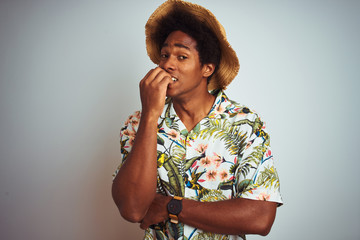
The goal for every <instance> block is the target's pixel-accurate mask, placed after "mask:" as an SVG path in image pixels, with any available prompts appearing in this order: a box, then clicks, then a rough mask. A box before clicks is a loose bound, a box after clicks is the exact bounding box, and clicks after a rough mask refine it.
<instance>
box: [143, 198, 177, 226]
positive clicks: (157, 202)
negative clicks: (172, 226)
mask: <svg viewBox="0 0 360 240" xmlns="http://www.w3.org/2000/svg"><path fill="white" fill-rule="evenodd" d="M170 200H171V197H170V196H164V195H161V194H156V196H155V198H154V201H153V202H152V204H151V205H150V207H149V209H148V211H147V213H146V215H145V217H144V219H143V220H142V222H141V224H140V228H142V229H147V228H148V227H149V226H150V225H153V224H157V223H160V222H165V221H166V220H167V219H168V218H169V217H168V211H167V204H168V203H169V202H170Z"/></svg>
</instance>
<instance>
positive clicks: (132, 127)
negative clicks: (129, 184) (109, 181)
mask: <svg viewBox="0 0 360 240" xmlns="http://www.w3.org/2000/svg"><path fill="white" fill-rule="evenodd" d="M140 115H141V113H140V112H139V111H137V112H135V113H134V114H133V115H130V116H129V117H128V119H127V120H126V121H125V124H124V127H123V128H121V130H120V154H121V155H120V164H119V166H118V167H117V169H116V170H115V172H114V174H113V179H114V178H115V177H116V175H117V174H118V172H119V170H120V168H121V166H122V164H123V163H124V162H125V161H126V159H127V157H128V155H129V153H130V151H131V149H132V146H133V144H134V141H135V135H136V132H137V129H138V126H139V122H140Z"/></svg>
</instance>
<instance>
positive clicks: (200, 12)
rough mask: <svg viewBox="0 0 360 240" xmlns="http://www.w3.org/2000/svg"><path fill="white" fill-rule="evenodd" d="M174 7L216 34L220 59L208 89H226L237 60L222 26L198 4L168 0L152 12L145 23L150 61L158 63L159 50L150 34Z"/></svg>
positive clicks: (236, 71) (237, 64) (180, 0)
mask: <svg viewBox="0 0 360 240" xmlns="http://www.w3.org/2000/svg"><path fill="white" fill-rule="evenodd" d="M174 8H177V9H179V10H184V11H187V12H189V13H191V14H193V15H194V16H195V17H196V18H197V19H198V20H199V21H201V22H203V23H204V24H206V25H207V26H208V27H209V28H210V29H211V30H212V31H213V32H214V33H215V35H216V36H217V38H218V40H219V43H220V50H221V60H220V64H219V66H218V70H217V72H215V74H214V75H213V76H212V77H211V79H210V82H209V84H208V89H209V90H213V89H226V87H227V86H228V85H229V84H230V82H231V81H232V80H233V79H234V78H235V76H236V75H237V73H238V72H239V68H240V64H239V60H238V58H237V56H236V53H235V51H234V50H233V49H232V48H231V46H230V44H229V42H228V41H227V39H226V33H225V29H224V28H223V26H222V25H221V24H220V23H219V21H218V20H217V19H216V18H215V16H214V14H212V13H211V12H210V11H209V10H207V9H206V8H204V7H202V6H200V5H197V4H193V3H190V2H185V1H182V0H168V1H166V2H165V3H163V4H162V5H160V6H159V7H158V8H157V9H156V10H155V11H154V12H153V14H152V15H151V16H150V18H149V20H148V21H147V23H146V25H145V35H146V50H147V53H148V55H149V57H150V59H151V61H153V62H154V63H155V64H159V62H160V50H161V49H159V45H158V43H157V42H155V40H154V39H152V38H151V36H152V35H153V33H154V32H156V31H157V27H158V20H159V19H161V18H162V17H164V16H166V15H167V14H168V13H169V12H171V10H173V9H174Z"/></svg>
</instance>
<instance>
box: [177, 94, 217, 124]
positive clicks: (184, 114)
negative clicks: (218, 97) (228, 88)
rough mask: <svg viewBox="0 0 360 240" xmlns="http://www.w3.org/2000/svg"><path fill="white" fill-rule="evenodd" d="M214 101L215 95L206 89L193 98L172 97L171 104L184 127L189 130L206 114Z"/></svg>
mask: <svg viewBox="0 0 360 240" xmlns="http://www.w3.org/2000/svg"><path fill="white" fill-rule="evenodd" d="M214 101H215V96H213V95H211V94H210V93H209V92H208V91H207V90H206V92H203V93H202V94H200V95H197V96H195V97H193V98H188V99H181V100H180V99H173V106H174V109H175V111H176V114H177V115H178V116H179V118H180V119H181V121H182V122H183V123H184V125H185V127H186V129H187V130H188V131H190V130H191V129H193V128H194V127H195V126H196V124H198V123H199V122H200V121H201V120H202V119H203V118H204V117H206V116H207V115H208V113H209V111H210V109H211V107H212V106H213V104H214Z"/></svg>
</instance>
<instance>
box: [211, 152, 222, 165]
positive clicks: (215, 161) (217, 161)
mask: <svg viewBox="0 0 360 240" xmlns="http://www.w3.org/2000/svg"><path fill="white" fill-rule="evenodd" d="M211 161H212V163H213V164H214V165H215V167H216V168H218V167H220V165H221V163H222V159H221V157H220V156H219V155H217V154H216V153H214V156H213V157H212V158H211Z"/></svg>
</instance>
